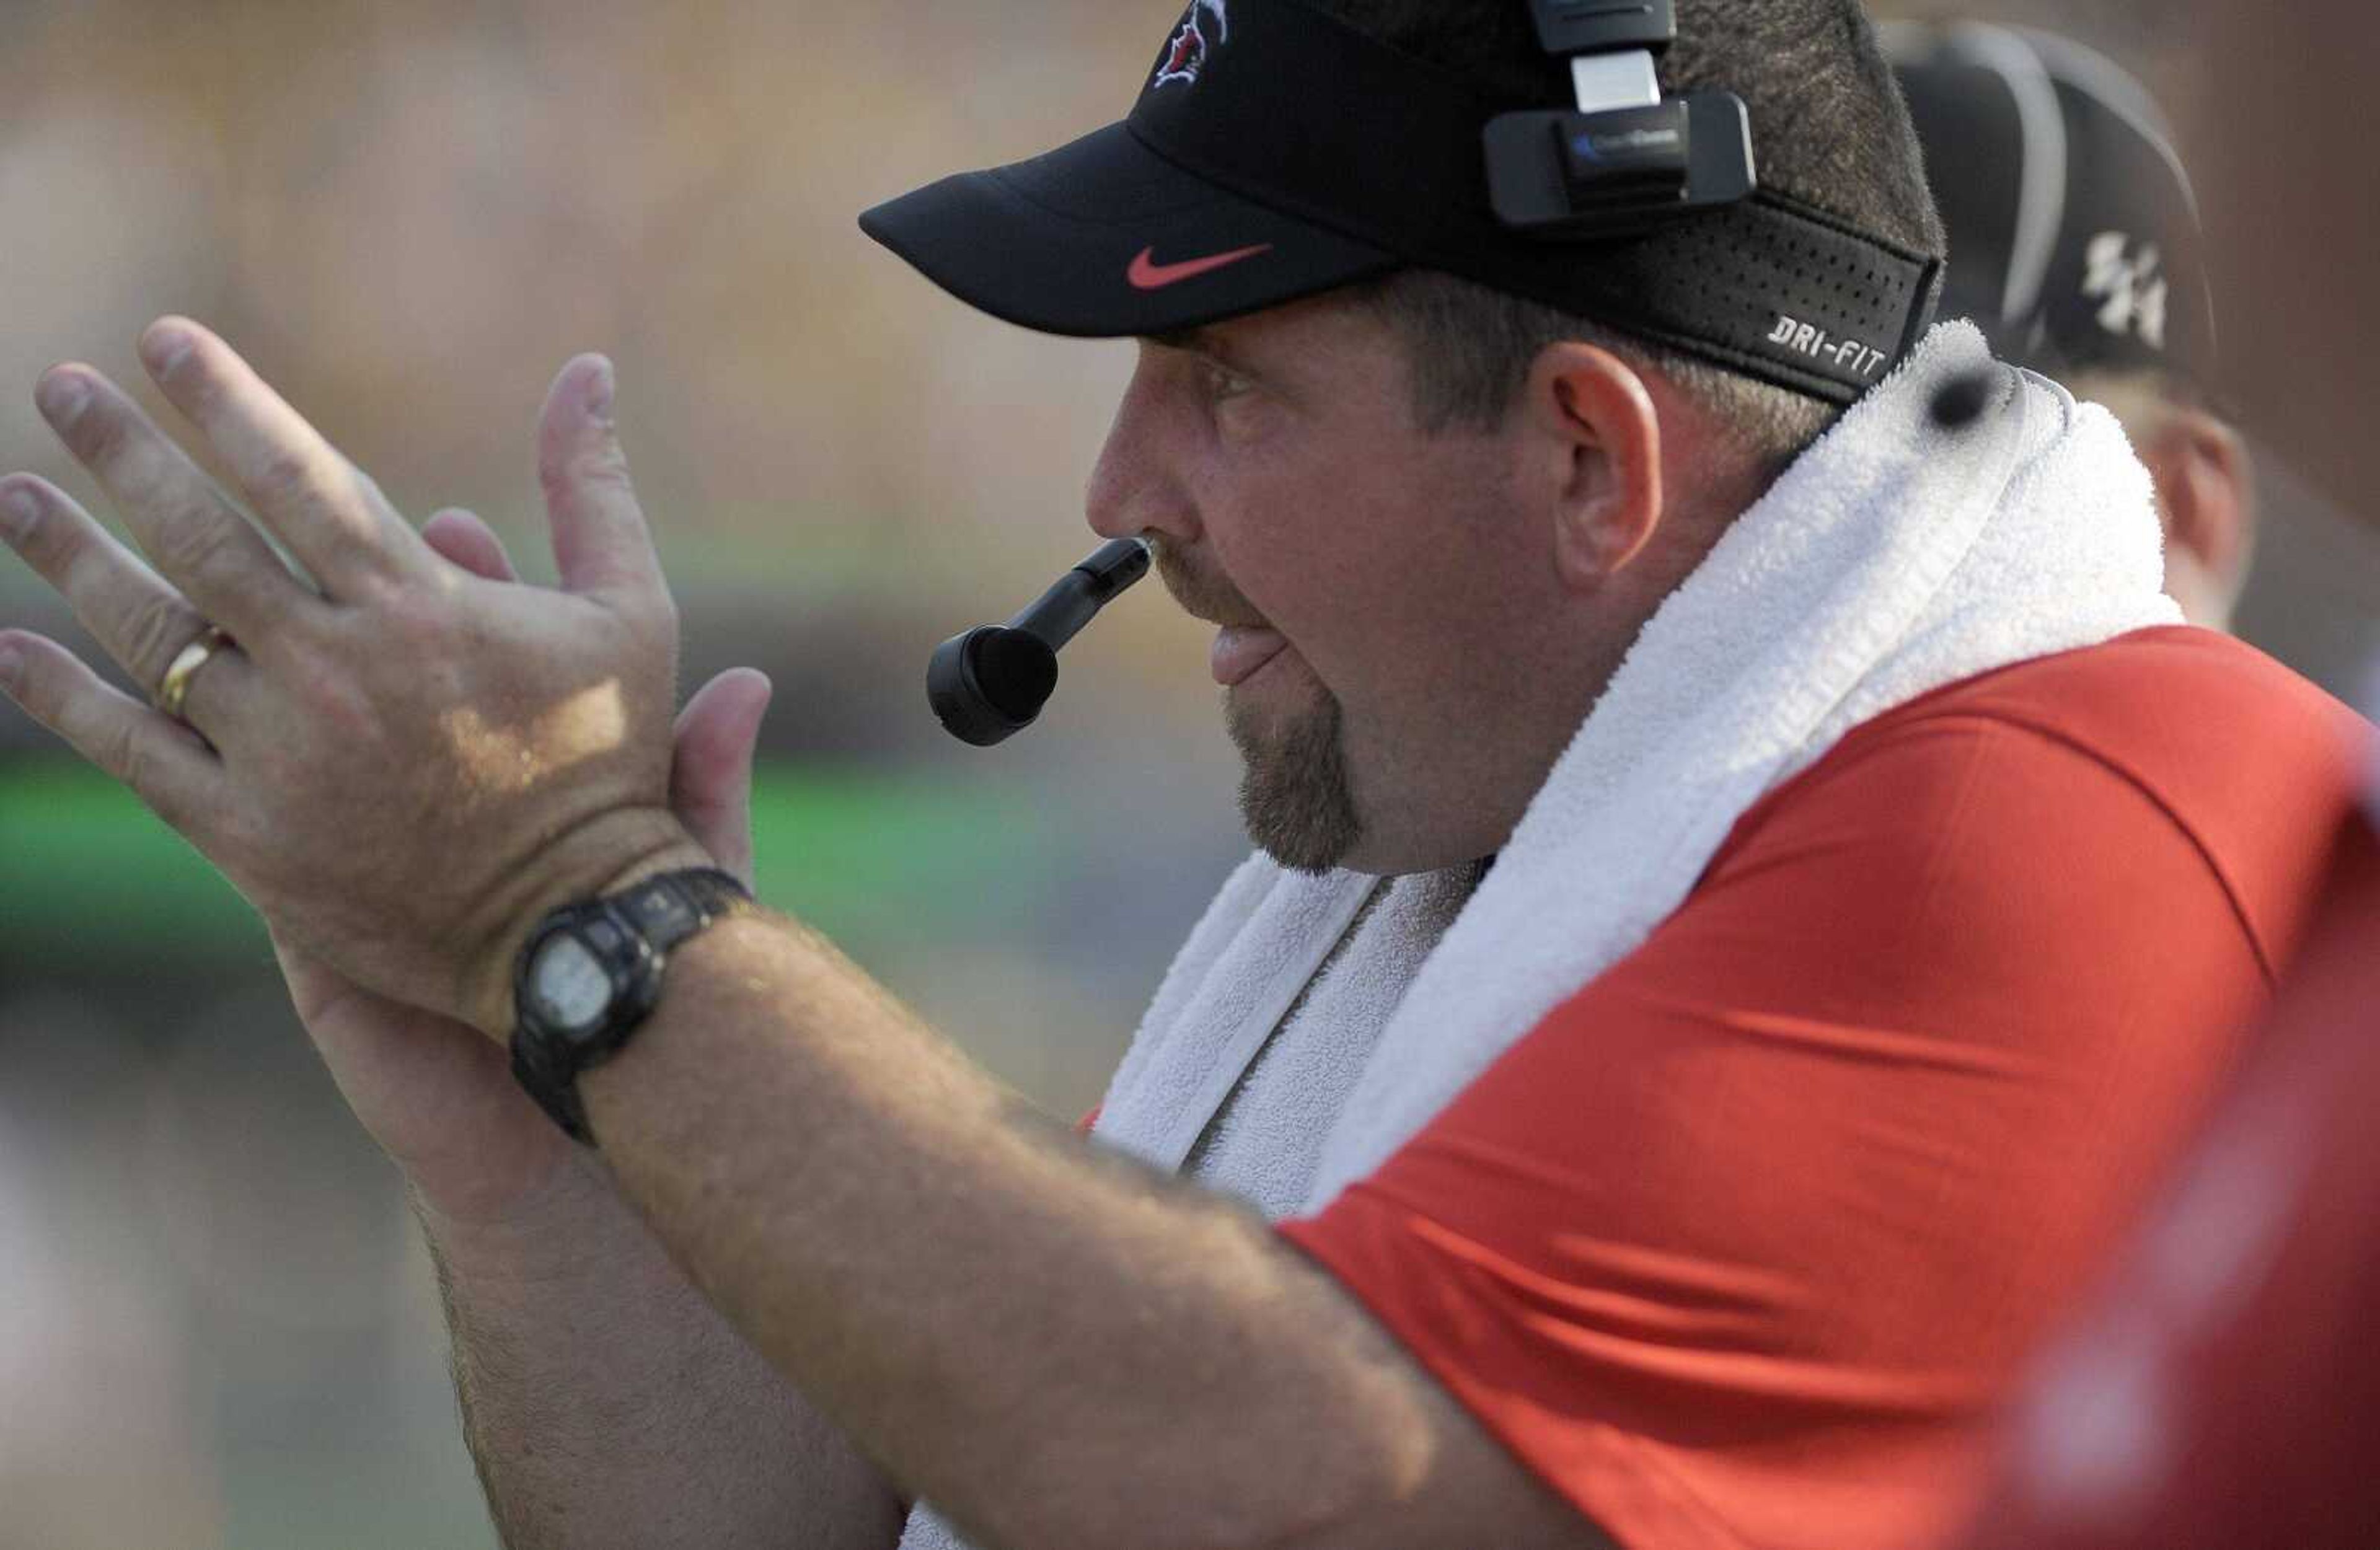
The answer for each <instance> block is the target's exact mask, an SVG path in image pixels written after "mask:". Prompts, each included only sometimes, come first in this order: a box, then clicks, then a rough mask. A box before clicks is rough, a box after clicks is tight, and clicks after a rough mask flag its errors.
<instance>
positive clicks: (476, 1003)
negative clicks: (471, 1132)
mask: <svg viewBox="0 0 2380 1550" xmlns="http://www.w3.org/2000/svg"><path fill="white" fill-rule="evenodd" d="M141 357H142V360H143V362H144V364H145V365H146V366H147V368H148V369H149V371H150V374H151V375H152V377H154V378H155V380H156V381H157V383H158V385H159V386H160V387H161V388H162V389H163V390H164V394H165V395H166V397H167V398H168V399H169V400H170V401H171V402H172V403H173V404H174V405H175V406H176V408H178V409H179V410H180V411H181V412H182V413H183V414H184V415H185V416H187V417H188V418H189V419H190V420H191V421H192V422H193V423H194V424H195V425H196V426H197V427H198V429H199V430H200V432H201V433H202V434H203V435H204V436H205V437H206V439H207V441H208V442H210V443H211V445H212V447H213V449H214V451H215V452H216V454H218V455H219V456H220V458H221V460H222V462H223V464H224V466H225V467H226V468H227V469H229V470H230V473H231V476H232V478H233V480H234V482H235V483H236V484H237V487H238V489H239V491H240V492H241V493H242V494H243V495H244V496H245V497H246V498H247V500H248V502H249V504H250V505H251V507H252V508H253V509H254V511H255V512H256V515H257V516H258V518H259V519H260V521H261V523H262V524H263V526H264V527H267V528H269V529H270V530H271V531H272V532H273V535H274V536H275V537H277V538H278V539H281V541H282V542H283V543H284V544H285V546H286V547H287V549H288V550H289V551H290V552H291V553H292V554H294V555H295V556H296V557H297V560H298V562H299V563H302V564H303V565H304V566H305V568H306V570H307V571H308V572H309V573H310V574H311V575H312V577H313V579H314V583H315V585H314V586H311V587H310V586H308V585H307V584H306V582H305V581H303V580H302V579H300V578H299V577H297V575H293V574H292V573H291V572H290V571H289V570H288V569H287V568H286V567H285V566H284V565H282V564H281V563H280V562H279V560H278V559H277V558H276V557H275V556H274V555H273V551H272V550H271V548H270V547H269V546H267V544H266V543H265V542H264V540H263V538H262V537H261V535H260V534H258V533H257V532H256V530H255V529H254V528H252V527H249V525H248V523H247V522H246V521H245V520H244V519H242V518H241V516H240V515H238V514H237V512H236V511H234V510H233V509H232V508H231V507H230V506H229V504H228V503H226V502H225V501H224V500H223V499H222V497H221V496H220V494H219V493H218V492H217V490H215V488H214V487H213V485H212V483H211V482H210V481H209V480H208V479H207V478H206V477H205V476H204V475H203V474H201V473H200V471H199V469H198V468H197V466H195V465H194V464H193V463H192V462H191V461H190V460H189V459H188V457H187V456H185V455H184V454H183V453H182V452H181V450H180V449H179V448H178V447H177V446H176V445H175V443H174V442H172V441H171V440H170V439H169V438H167V437H166V436H165V435H164V432H162V431H161V430H158V428H157V427H156V426H155V425H154V424H152V422H151V421H150V420H149V418H147V417H146V416H145V415H143V414H142V413H141V412H140V409H139V407H138V406H135V405H134V404H133V403H132V401H131V400H130V399H129V398H128V397H127V396H126V395H125V394H123V393H122V392H121V391H119V390H118V389H117V388H115V385H114V384H112V383H110V382H109V381H106V380H105V379H104V378H103V377H102V376H101V375H100V374H99V373H97V372H96V371H93V370H91V369H89V368H87V367H81V366H65V367H60V368H57V369H54V370H52V371H51V372H50V373H49V374H48V375H47V376H46V377H45V378H44V379H43V380H42V383H41V386H40V390H39V392H38V394H37V398H38V401H39V403H40V406H41V408H42V414H43V415H44V417H45V418H47V419H48V420H49V422H50V423H51V425H52V426H53V427H54V428H55V430H57V432H58V434H59V435H60V437H61V438H62V439H63V440H64V441H65V442H66V443H67V447H68V448H69V449H70V450H71V451H72V452H73V453H74V454H75V455H76V456H77V457H78V458H79V460H80V461H81V462H82V463H83V464H84V465H85V466H87V467H88V468H90V469H91V473H92V474H93V475H94V476H95V477H96V478H97V479H98V481H99V483H100V485H101V487H102V488H103V490H105V491H106V492H107V494H108V496H109V498H110V499H111V501H112V502H113V503H115V506H116V508H117V509H118V511H119V512H120V513H121V514H122V515H123V517H124V520H125V523H126V526H127V527H129V528H130V529H131V531H132V533H133V535H134V537H135V538H136V539H137V540H138V541H139V543H140V548H141V549H142V550H143V551H146V553H147V555H148V556H149V558H150V560H151V561H152V562H153V563H154V567H155V568H154V569H153V570H152V568H151V566H150V565H148V564H144V563H142V562H141V560H140V558H138V557H136V556H135V555H134V554H133V553H131V552H130V551H128V550H127V549H126V548H124V547H123V546H122V545H120V544H118V543H116V542H115V540H114V539H111V538H109V537H108V536H107V534H106V533H105V531H104V530H103V528H101V527H100V526H99V525H98V524H97V523H96V522H95V521H93V520H92V519H91V516H90V515H88V514H86V513H85V512H84V511H82V509H81V508H80V507H79V506H78V505H76V504H75V503H74V502H73V501H72V500H70V499H69V498H68V497H67V496H66V495H65V494H64V493H63V492H62V491H60V490H57V489H56V488H55V487H54V486H52V485H50V484H48V483H47V482H45V481H43V480H41V479H39V478H33V477H31V476H29V475H21V474H20V475H14V476H11V477H9V478H6V479H5V480H0V534H5V536H6V538H7V539H8V541H9V543H10V544H11V546H12V547H14V548H15V549H16V550H17V551H18V552H19V553H20V554H21V555H23V557H24V558H25V559H26V560H27V562H28V563H30V564H31V565H32V566H33V568H34V569H35V570H37V571H38V572H40V573H41V574H42V575H43V576H44V577H45V578H47V579H48V580H50V581H51V582H52V583H53V584H54V585H55V586H56V587H58V588H59V590H60V591H61V592H62V593H64V594H65V596H66V597H67V600H68V602H69V603H70V604H71V605H72V607H73V608H74V610H75V612H76V615H77V617H79V619H80V620H81V621H82V622H83V624H84V625H85V626H86V627H87V628H88V629H89V630H90V631H91V634H92V635H93V636H94V637H96V638H97V639H98V640H99V641H100V642H101V643H102V644H103V646H104V647H105V648H107V649H108V651H109V652H110V653H111V654H112V655H113V656H115V658H116V660H118V661H120V662H121V663H122V664H123V665H124V666H125V668H126V670H127V671H128V672H130V673H131V674H132V675H133V678H134V680H135V682H137V683H141V684H160V683H162V681H163V680H164V675H165V673H166V671H167V668H168V667H169V665H171V664H172V663H173V662H174V661H175V660H176V658H178V657H181V656H183V654H184V652H185V650H186V648H188V646H189V645H190V644H191V643H192V642H194V641H198V640H200V639H201V638H203V637H204V636H205V633H206V631H207V628H208V626H209V625H210V624H213V625H216V626H220V627H221V628H222V629H223V630H224V631H226V632H228V634H229V636H230V637H231V638H232V639H233V640H235V641H236V642H237V648H236V649H225V650H222V651H219V652H217V653H216V654H215V655H214V656H213V657H212V658H211V659H210V660H208V661H207V662H206V665H204V666H203V667H202V668H200V670H199V671H198V672H197V673H196V675H195V676H194V677H193V678H192V679H191V680H190V682H189V684H188V698H187V700H186V702H185V703H184V705H183V706H182V707H181V708H182V711H183V720H181V721H176V719H175V718H172V717H168V716H166V715H164V714H161V713H160V712H159V711H158V710H157V709H155V708H151V707H148V706H143V705H141V704H140V703H139V702H138V701H136V700H133V699H130V698H128V697H127V696H123V695H121V694H118V693H116V692H115V691H114V690H113V689H111V688H109V687H107V686H106V685H105V684H103V682H102V681H101V680H100V679H99V677H98V676H97V675H96V674H95V673H93V672H91V670H90V669H89V668H88V667H86V666H85V665H84V664H83V663H81V662H80V661H79V660H76V659H75V658H74V656H73V655H72V654H71V653H69V652H67V651H66V650H65V649H64V648H60V647H59V646H57V645H56V644H55V643H54V642H51V641H47V640H44V639H42V638H41V637H39V636H31V635H29V634H25V633H23V632H17V631H8V632H0V686H5V687H6V689H7V690H8V692H9V693H10V694H11V695H12V696H14V697H15V698H16V699H17V700H18V702H19V703H20V704H21V705H22V706H23V707H24V708H26V709H27V710H28V711H30V713H31V714H32V715H33V716H34V717H35V719H37V720H39V721H42V722H43V723H44V724H45V725H47V726H49V727H50V728H51V729H52V730H54V731H55V732H56V733H58V734H59V735H60V736H62V737H64V738H65V739H66V740H67V742H68V743H69V744H71V745H73V746H74V747H76V748H77V749H78V750H79V752H81V753H82V754H83V755H84V756H85V757H88V758H90V759H91V761H92V762H93V763H94V764H96V765H98V766H99V767H100V768H101V769H104V770H105V771H107V772H108V773H109V774H111V775H113V776H115V778H116V779H118V780H120V781H124V782H125V783H126V784H127V785H128V786H129V787H131V788H132V790H133V791H134V792H135V793H138V794H139V795H140V797H141V798H142V800H144V801H145V802H147V803H148V804H149V805H150V806H151V807H152V808H153V809H155V810H156V811H157V812H158V813H159V814H160V815H161V816H162V817H164V819H165V820H166V821H167V822H168V823H170V824H172V825H173V826H174V827H175V828H176V829H179V830H181V831H182V833H183V834H184V835H186V836H187V837H188V839H189V840H190V841H191V842H193V843H194V844H196V845H197V846H198V848H199V849H200V851H201V852H203V853H204V854H206V855H207V856H208V857H209V858H210V859H211V860H212V861H213V862H214V863H215V865H216V866H219V867H221V868H222V869H223V871H224V872H225V875H226V876H227V877H229V878H231V880H232V881H233V883H234V884H236V885H237V887H238V888H239V889H240V890H241V891H242V892H243V893H245V894H246V895H247V897H248V898H249V901H250V902H252V903H254V904H255V905H256V906H257V907H258V909H259V910H260V911H261V912H262V914H264V916H265V918H266V920H267V921H268V922H269V923H270V925H271V926H272V927H273V933H274V936H275V937H276V938H277V939H279V940H280V941H282V942H284V943H285V944H286V947H287V948H288V949H289V950H292V951H295V952H297V953H298V954H301V955H303V956H304V957H306V958H310V959H312V960H317V961H319V962H320V963H323V964H325V965H328V966H329V967H331V968H332V969H334V970H335V971H336V972H337V973H338V974H339V975H341V976H343V977H344V978H345V979H346V980H348V981H350V982H352V984H353V985H354V986H355V987H358V988H359V989H363V990H367V991H370V992H372V993H374V994H376V995H378V996H380V997H383V998H385V999H389V1000H392V1001H395V1002H398V1003H401V1004H407V1005H413V1006H419V1007H421V1008H423V1009H425V1010H428V1011H435V1012H439V1013H442V1014H444V1015H447V1016H452V1017H457V1018H460V1019H462V1020H464V1021H466V1022H468V1023H471V1024H472V1025H474V1026H476V1027H478V1028H479V1029H480V1031H481V1032H482V1033H484V1034H488V1035H492V1036H495V1037H501V1036H502V1035H504V1033H505V1032H507V1031H508V1029H509V1024H510V1013H509V996H508V994H507V987H506V975H507V970H508V967H509V962H510V959H511V957H512V955H513V953H514V951H516V948H517V947H518V945H519V943H520V941H521V940H523V939H525V938H526V937H527V935H528V931H529V929H530V927H531V926H533V925H534V923H535V921H536V919H537V918H538V916H539V915H540V914H542V913H543V911H544V910H545V909H547V908H549V907H551V906H553V905H554V904H557V903H561V902H566V901H569V900H573V899H577V898H582V897H586V896H588V895H590V894H593V893H596V892H600V891H602V890H606V889H608V888H610V887H613V886H616V885H617V884H619V883H621V882H624V881H625V880H627V879H628V878H631V877H633V876H636V875H639V874H641V873H643V872H646V871H650V870H656V869H660V868H662V867H663V866H693V865H701V864H703V862H704V861H705V860H706V859H707V858H706V857H705V856H704V855H703V854H702V852H701V850H700V847H699V846H698V845H696V844H695V843H694V842H693V839H692V837H691V836H690V835H689V833H688V832H687V829H686V826H685V825H684V824H682V823H681V822H680V821H679V820H678V819H677V817H674V814H673V812H672V808H671V794H672V793H671V786H670V781H671V767H672V718H671V714H670V711H671V706H672V700H673V697H674V674H675V669H676V613H675V610H674V605H673V604H672V603H671V600H670V598H669V593H668V589H667V587H666V586H665V584H664V583H663V581H662V574H661V567H660V563H659V561H658V560H657V558H656V557H655V555H654V552H653V549H652V544H651V539H650V534H649V532H648V531H647V528H646V526H645V520H644V516H643V514H642V512H641V511H640V510H639V509H638V506H637V500H636V496H635V493H634V491H633V490H632V489H631V488H630V485H629V482H628V477H627V470H626V464H625V458H624V456H623V455H622V454H621V451H620V447H619V443H618V441H617V439H616V437H615V436H614V434H613V424H612V394H613V386H612V371H611V368H610V366H609V364H608V363H607V362H605V361H604V360H602V359H601V357H591V356H583V357H579V358H578V359H577V360H574V361H572V362H571V363H570V364H569V365H568V366H567V367H565V369H563V371H562V374H561V375H560V377H559V378H558V379H556V381H555V382H554V385H553V391H552V393H551V394H549V396H548V399H547V402H546V406H545V409H544V412H543V415H542V417H541V418H540V427H539V437H538V446H539V458H538V460H539V470H540V478H541V480H542V482H543V485H544V490H545V494H546V504H547V512H548V517H549V520H550V523H551V526H552V529H553V546H554V551H555V555H556V558H557V560H558V562H559V563H560V570H561V577H562V587H561V588H560V589H559V590H554V591H548V590H545V589H542V588H536V587H517V586H514V585H511V584H509V583H507V582H504V581H499V580H493V579H490V578H488V577H487V576H484V575H477V574H474V573H473V571H472V570H471V569H469V568H467V567H465V566H461V565H457V564H455V563H453V562H452V561H451V560H450V559H449V558H447V557H446V556H444V555H443V554H441V553H440V552H439V551H438V550H437V549H435V548H433V547H432V545H431V543H430V542H429V541H426V540H425V539H423V538H422V537H421V536H420V535H419V534H417V533H416V532H415V531H414V530H413V529H412V528H411V527H409V526H408V525H407V523H406V522H405V521H404V520H403V518H401V517H400V516H399V515H397V514H396V512H395V510H394V509H392V508H391V507H390V505H389V503H388V502H387V501H386V500H385V499H384V498H383V496H382V494H381V492H380V490H378V488H377V487H376V486H374V485H373V484H372V482H371V481H370V479H369V478H366V477H364V475H363V474H361V473H360V472H359V471H358V470H357V469H356V468H355V467H354V466H352V465H351V464H349V463H348V462H347V461H346V458H344V457H343V456H341V455H340V454H339V453H338V452H337V451H336V450H335V449H334V448H333V447H332V446H331V445H330V444H329V443H328V442H325V441H324V440H323V439H322V437H321V436H320V435H319V434H317V433H316V432H315V431H314V430H313V429H312V428H311V427H310V426H309V425H308V424H307V423H306V422H305V421H304V420H303V419H301V418H299V417H298V416H297V413H296V412H295V411H293V410H292V409H291V408H290V407H289V406H287V405H286V404H285V403H284V402H283V401H282V400H281V399H280V398H279V397H278V396H277V395H275V394H273V391H272V390H271V389H270V388H269V387H267V386H266V385H265V384H264V382H263V381H261V380H260V379H259V378H258V377H257V376H256V374H255V373H254V372H253V371H251V370H250V369H249V367H248V366H247V364H246V363H245V362H243V361H242V360H240V358H239V357H237V355H235V354H233V352H232V351H231V350H230V348H229V347H228V346H226V345H225V344H224V343H223V342H222V341H221V340H219V339H217V338H215V337H214V336H213V335H212V334H211V333H208V332H207V331H205V330H204V329H202V328H200V327H199V326H198V325H197V324H195V323H191V322H188V321H184V320H179V319H166V320H164V321H161V322H159V323H157V324H155V325H153V326H152V328H151V329H150V330H149V331H148V333H146V334H145V335H144V336H143V338H142V340H141Z"/></svg>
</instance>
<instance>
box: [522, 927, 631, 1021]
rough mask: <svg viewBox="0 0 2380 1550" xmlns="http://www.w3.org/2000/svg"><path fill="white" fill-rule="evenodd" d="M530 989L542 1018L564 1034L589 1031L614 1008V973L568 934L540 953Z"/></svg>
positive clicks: (532, 967)
mask: <svg viewBox="0 0 2380 1550" xmlns="http://www.w3.org/2000/svg"><path fill="white" fill-rule="evenodd" d="M528 987H529V995H530V996H531V997H532V998H533V999H535V1000H536V1002H537V1011H538V1015H539V1017H540V1019H541V1020H542V1021H543V1022H545V1023H547V1025H549V1026H551V1027H553V1028H555V1029H557V1030H559V1031H561V1032H563V1033H571V1034H577V1033H586V1032H589V1030H591V1029H594V1028H596V1027H598V1026H600V1025H601V1023H602V1021H603V1016H604V1014H605V1013H606V1012H608V1011H611V1009H612V975H611V974H610V973H609V972H608V971H607V970H605V968H604V967H603V965H602V963H601V961H600V960H598V959H597V958H596V956H595V954H594V953H592V952H591V951H588V948H587V946H586V944H585V943H583V942H581V941H580V940H579V939H578V938H576V937H573V936H571V935H569V934H568V933H567V932H565V933H562V934H560V935H557V936H555V937H554V938H553V939H552V940H551V941H548V942H547V943H546V944H545V945H544V946H542V947H540V948H539V949H538V950H537V958H536V961H535V962H534V963H531V964H530V965H529V975H528Z"/></svg>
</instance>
